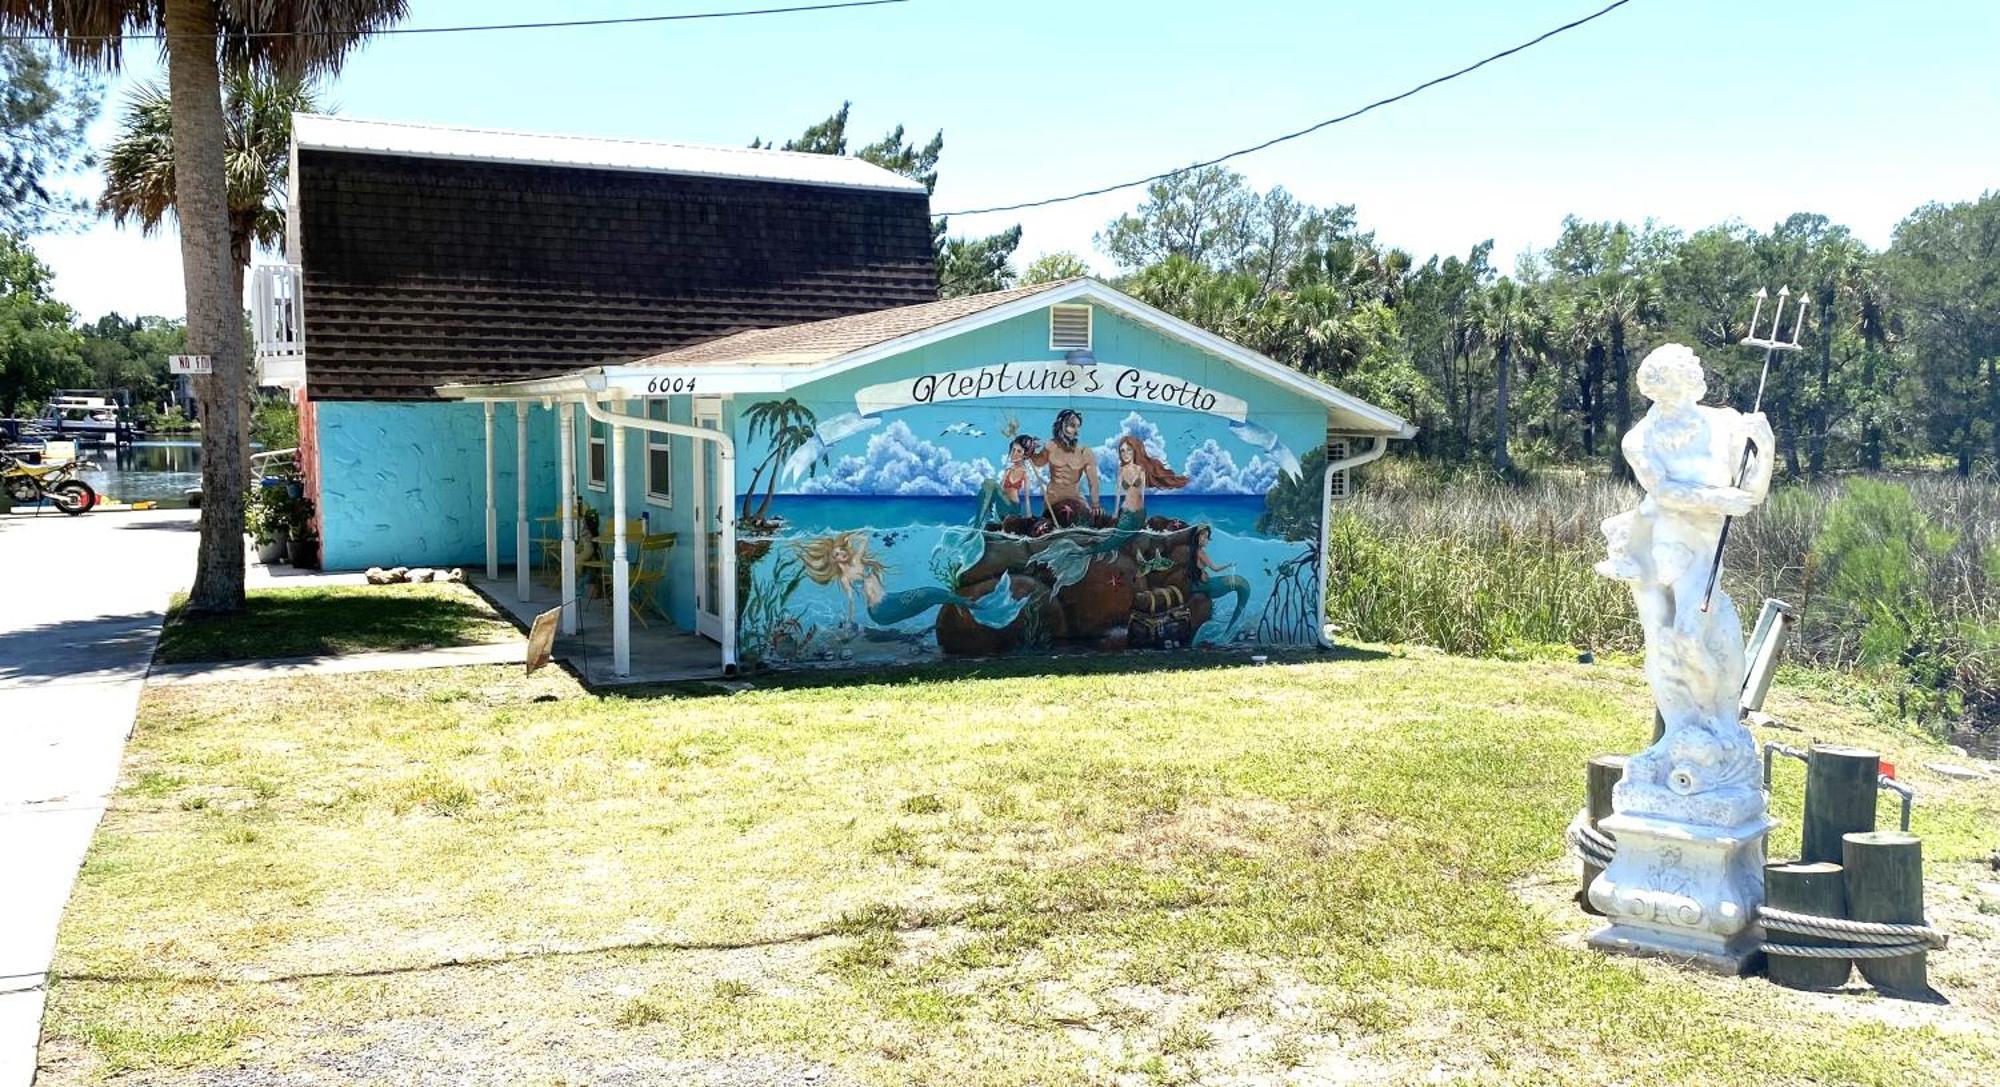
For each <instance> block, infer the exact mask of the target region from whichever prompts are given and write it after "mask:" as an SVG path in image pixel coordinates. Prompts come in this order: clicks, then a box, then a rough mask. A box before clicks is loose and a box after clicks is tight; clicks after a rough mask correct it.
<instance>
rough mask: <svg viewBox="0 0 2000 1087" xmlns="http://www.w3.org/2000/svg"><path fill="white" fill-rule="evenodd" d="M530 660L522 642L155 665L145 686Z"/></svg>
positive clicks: (407, 669) (509, 640)
mask: <svg viewBox="0 0 2000 1087" xmlns="http://www.w3.org/2000/svg"><path fill="white" fill-rule="evenodd" d="M527 659H528V642H527V639H525V638H510V639H508V640H507V641H504V642H488V643H484V644H480V645H453V646H445V647H444V648H442V649H402V650H390V651H385V652H381V653H346V654H341V655H337V656H327V657H281V658H279V659H276V660H261V661H218V662H213V663H195V664H160V665H155V666H154V667H153V670H152V672H151V673H149V674H148V675H147V676H146V682H147V683H149V684H153V685H157V686H162V687H172V686H181V685H185V684H189V683H251V682H255V681H257V680H263V679H290V678H292V677H293V676H333V675H347V674H353V673H356V672H410V671H416V670H419V669H423V668H462V667H465V666H466V665H473V664H521V663H523V662H525V661H526V660H527Z"/></svg>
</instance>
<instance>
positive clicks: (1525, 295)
mask: <svg viewBox="0 0 2000 1087" xmlns="http://www.w3.org/2000/svg"><path fill="white" fill-rule="evenodd" d="M1541 320H1542V316H1541V306H1540V305H1538V304H1537V302H1536V300H1535V295H1534V292H1533V291H1531V290H1530V289H1528V288H1526V287H1523V286H1522V285H1521V284H1519V283H1516V282H1514V281H1513V280H1511V279H1509V278H1507V277H1506V276H1501V277H1500V281H1499V282H1497V283H1495V284H1493V286H1491V287H1488V288H1487V289H1486V293H1485V295H1483V296H1482V297H1481V298H1480V299H1479V309H1478V311H1477V312H1476V314H1475V316H1474V322H1475V324H1474V328H1475V329H1476V330H1477V331H1478V334H1479V338H1480V339H1482V340H1484V341H1485V342H1486V344H1487V345H1488V346H1489V347H1491V348H1492V349H1493V470H1494V471H1496V472H1507V471H1511V470H1512V469H1513V467H1514V458H1513V456H1512V455H1511V454H1510V453H1509V452H1508V450H1507V429H1508V419H1507V412H1508V408H1509V400H1510V396H1511V389H1510V386H1511V384H1512V381H1513V373H1514V359H1515V357H1516V355H1517V354H1519V353H1520V352H1521V351H1522V349H1523V348H1524V347H1525V345H1526V344H1527V343H1528V342H1529V341H1531V340H1532V339H1533V338H1534V336H1535V334H1536V330H1537V327H1538V326H1539V325H1540V324H1541Z"/></svg>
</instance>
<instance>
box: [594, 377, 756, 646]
mask: <svg viewBox="0 0 2000 1087" xmlns="http://www.w3.org/2000/svg"><path fill="white" fill-rule="evenodd" d="M577 402H578V403H580V404H582V405H583V413H584V415H586V416H588V417H589V418H591V419H595V420H596V421H598V422H600V423H603V424H604V425H605V426H608V427H611V428H612V429H614V430H616V429H617V428H619V427H631V428H633V429H635V430H648V431H652V432H653V433H655V434H672V435H675V436H677V437H682V438H691V439H693V440H694V441H698V442H714V443H715V444H716V453H717V454H718V456H717V460H718V463H717V465H716V470H715V475H716V482H717V483H718V484H721V483H722V481H723V480H728V481H729V482H728V487H729V490H730V497H729V498H725V499H724V500H723V502H722V503H721V508H720V511H719V516H720V520H721V522H722V544H721V546H722V554H721V556H720V558H721V562H722V569H721V571H720V573H719V574H718V580H720V581H721V583H722V584H721V591H722V600H721V607H720V609H718V610H719V611H720V613H721V618H722V674H723V675H726V676H733V675H735V674H736V518H735V516H734V515H733V514H732V513H731V512H730V510H731V509H732V508H733V507H734V506H735V505H736V503H735V501H734V500H733V499H734V494H735V490H736V471H735V469H736V442H735V441H734V440H733V439H731V438H730V436H729V434H728V433H727V432H726V431H723V430H710V429H708V428H707V427H698V426H690V425H688V424H686V423H670V422H667V421H666V420H664V419H653V418H649V417H646V416H642V415H613V414H611V413H610V412H608V411H605V410H604V406H603V405H602V404H599V403H598V402H597V401H596V399H595V398H594V397H585V398H583V399H581V400H579V401H577ZM695 576H696V577H700V576H701V571H699V570H697V571H695Z"/></svg>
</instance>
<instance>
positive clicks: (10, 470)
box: [0, 452, 97, 517]
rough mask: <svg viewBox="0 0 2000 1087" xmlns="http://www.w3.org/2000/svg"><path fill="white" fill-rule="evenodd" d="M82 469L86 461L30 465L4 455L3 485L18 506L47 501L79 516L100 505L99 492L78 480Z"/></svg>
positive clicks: (1, 460) (0, 463) (1, 459)
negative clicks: (77, 476) (98, 500)
mask: <svg viewBox="0 0 2000 1087" xmlns="http://www.w3.org/2000/svg"><path fill="white" fill-rule="evenodd" d="M80 467H82V462H81V461H74V460H73V461H69V462H67V463H64V464H27V463H24V462H22V461H20V460H18V459H16V458H15V457H13V456H12V455H10V454H8V453H6V452H0V486H5V487H6V488H7V494H8V496H9V497H11V498H12V499H13V500H14V501H15V502H16V503H18V504H21V505H27V504H28V503H30V502H40V501H43V500H47V501H48V503H49V504H50V505H52V506H54V507H55V508H57V509H59V510H61V511H62V512H63V513H65V514H67V515H69V516H71V517H75V516H76V515H77V514H80V513H88V512H89V511H90V508H91V507H92V506H95V505H97V492H96V491H94V490H91V489H90V484H88V483H85V482H84V481H83V480H80V479H77V478H76V472H77V469H78V468H80Z"/></svg>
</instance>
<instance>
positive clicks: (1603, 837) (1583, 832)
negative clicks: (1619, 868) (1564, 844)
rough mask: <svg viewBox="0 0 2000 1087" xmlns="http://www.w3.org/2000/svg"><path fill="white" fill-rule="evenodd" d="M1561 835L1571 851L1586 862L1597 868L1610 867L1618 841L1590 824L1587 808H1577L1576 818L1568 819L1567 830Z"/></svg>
mask: <svg viewBox="0 0 2000 1087" xmlns="http://www.w3.org/2000/svg"><path fill="white" fill-rule="evenodd" d="M1563 837H1565V838H1566V839H1568V841H1569V848H1570V851H1571V852H1572V853H1575V854H1576V855H1577V856H1578V857H1580V858H1582V859H1583V860H1584V861H1585V862H1586V863H1589V864H1594V865H1596V866H1597V867H1599V868H1609V867H1611V855H1612V853H1614V852H1615V851H1616V850H1617V848H1618V842H1617V840H1616V839H1614V838H1612V837H1611V836H1610V835H1608V834H1605V833H1604V832H1603V831H1601V830H1598V829H1597V828H1596V827H1593V826H1591V825H1590V811H1589V809H1587V808H1586V809H1579V810H1578V811H1577V813H1576V818H1574V819H1572V820H1570V821H1569V830H1567V831H1566V832H1564V834H1563Z"/></svg>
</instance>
